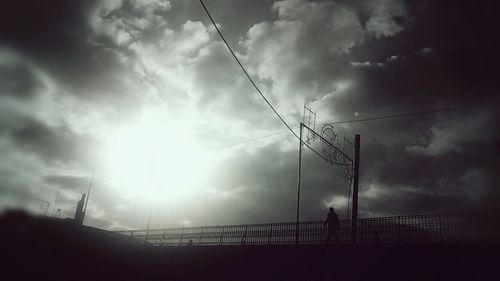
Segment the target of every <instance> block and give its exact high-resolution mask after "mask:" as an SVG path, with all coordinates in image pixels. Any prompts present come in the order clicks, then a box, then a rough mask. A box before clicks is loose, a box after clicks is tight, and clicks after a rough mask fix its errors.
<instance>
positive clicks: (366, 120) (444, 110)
mask: <svg viewBox="0 0 500 281" xmlns="http://www.w3.org/2000/svg"><path fill="white" fill-rule="evenodd" d="M463 108H465V107H449V108H443V109H435V110H427V111H418V112H409V113H400V114H393V115H382V116H375V117H370V118H363V119H352V120H342V121H332V122H326V123H320V124H317V125H325V124H344V123H360V122H368V121H377V120H383V119H396V118H404V117H411V116H418V115H426V114H433V113H439V112H446V111H452V110H458V109H463ZM298 127H299V126H294V127H292V128H298ZM286 132H288V130H283V131H278V132H274V133H271V134H268V135H264V136H260V137H256V138H251V139H246V140H243V141H240V142H236V143H232V144H228V145H224V146H221V147H217V148H215V149H211V150H209V151H216V150H221V149H226V148H230V147H233V146H237V145H240V144H244V143H248V142H253V141H257V140H260V139H264V138H268V137H272V136H276V135H279V134H283V133H286Z"/></svg>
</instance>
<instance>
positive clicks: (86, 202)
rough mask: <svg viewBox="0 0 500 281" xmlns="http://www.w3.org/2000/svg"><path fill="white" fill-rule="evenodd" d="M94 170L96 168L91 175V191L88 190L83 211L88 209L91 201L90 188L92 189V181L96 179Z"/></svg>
mask: <svg viewBox="0 0 500 281" xmlns="http://www.w3.org/2000/svg"><path fill="white" fill-rule="evenodd" d="M94 171H95V169H93V170H92V176H91V177H90V183H89V191H88V192H87V200H86V201H85V208H83V213H85V212H86V211H87V204H88V203H89V198H90V190H91V189H92V182H93V181H94Z"/></svg>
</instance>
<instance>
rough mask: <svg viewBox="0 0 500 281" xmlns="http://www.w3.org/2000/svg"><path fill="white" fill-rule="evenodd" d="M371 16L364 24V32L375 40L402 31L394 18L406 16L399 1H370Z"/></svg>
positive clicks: (401, 2) (402, 4) (402, 3)
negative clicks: (371, 35)
mask: <svg viewBox="0 0 500 281" xmlns="http://www.w3.org/2000/svg"><path fill="white" fill-rule="evenodd" d="M370 7H371V9H372V13H373V14H372V16H371V17H370V18H369V19H368V22H367V23H366V30H367V31H368V32H370V33H372V34H373V35H374V36H375V37H376V38H382V37H389V36H394V35H396V34H397V33H399V32H401V31H402V30H403V27H402V26H401V25H399V24H398V22H396V20H395V17H403V16H406V7H405V5H404V2H403V1H400V0H377V1H370Z"/></svg>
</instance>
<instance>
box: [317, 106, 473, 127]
mask: <svg viewBox="0 0 500 281" xmlns="http://www.w3.org/2000/svg"><path fill="white" fill-rule="evenodd" d="M463 108H465V106H462V107H449V108H443V109H434V110H427V111H418V112H410V113H401V114H394V115H384V116H376V117H370V118H364V119H352V120H343V121H333V122H326V123H320V124H318V125H325V124H344V123H358V122H366V121H375V120H381V119H393V118H403V117H410V116H418V115H425V114H431V113H439V112H445V111H452V110H458V109H463Z"/></svg>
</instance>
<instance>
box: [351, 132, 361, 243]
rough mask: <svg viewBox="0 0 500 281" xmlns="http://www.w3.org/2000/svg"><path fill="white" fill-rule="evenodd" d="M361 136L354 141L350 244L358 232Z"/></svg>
mask: <svg viewBox="0 0 500 281" xmlns="http://www.w3.org/2000/svg"><path fill="white" fill-rule="evenodd" d="M360 142H361V137H360V135H356V137H355V142H354V182H353V188H352V219H351V246H354V245H356V239H357V234H358V185H359V152H360V151H359V149H360Z"/></svg>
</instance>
